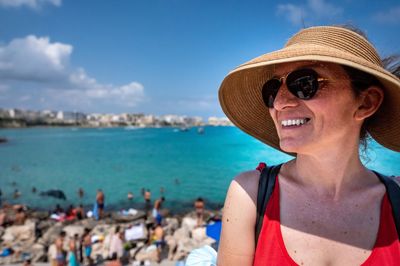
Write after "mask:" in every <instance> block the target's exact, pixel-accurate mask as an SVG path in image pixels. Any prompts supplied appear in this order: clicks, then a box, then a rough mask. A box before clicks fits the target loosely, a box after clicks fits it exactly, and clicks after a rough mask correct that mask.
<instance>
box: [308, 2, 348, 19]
mask: <svg viewBox="0 0 400 266" xmlns="http://www.w3.org/2000/svg"><path fill="white" fill-rule="evenodd" d="M308 7H309V8H310V10H311V11H312V14H314V15H317V16H318V17H328V18H333V17H335V16H338V15H340V14H342V12H343V9H342V8H340V7H335V6H334V5H332V4H330V3H328V2H327V1H325V0H308Z"/></svg>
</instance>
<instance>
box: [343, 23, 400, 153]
mask: <svg viewBox="0 0 400 266" xmlns="http://www.w3.org/2000/svg"><path fill="white" fill-rule="evenodd" d="M338 27H342V28H345V29H348V30H351V31H353V32H355V33H357V34H359V35H361V36H363V37H364V38H365V39H366V40H368V37H367V35H366V34H365V33H364V32H363V31H362V30H361V29H359V28H357V27H356V26H354V25H350V24H345V25H338ZM368 41H369V40H368ZM382 64H383V67H384V68H385V69H386V70H387V71H389V72H390V73H392V74H393V75H395V76H397V77H398V78H400V55H397V54H396V55H390V56H388V57H385V58H383V59H382ZM342 67H343V69H344V70H345V72H346V74H347V76H348V77H349V79H350V80H351V87H352V89H353V91H354V93H355V95H356V96H358V95H360V94H361V92H363V91H365V90H366V89H368V88H369V87H370V86H378V87H380V88H382V87H383V86H382V84H381V83H380V82H379V80H378V79H377V78H375V77H374V76H373V75H371V74H368V73H366V72H364V71H361V70H358V69H355V68H352V67H349V66H342ZM369 120H370V118H367V119H366V120H365V121H364V123H363V124H362V126H361V130H360V146H361V148H362V150H363V151H366V149H367V142H368V139H369V137H370V136H369V134H368V131H367V128H368V122H369Z"/></svg>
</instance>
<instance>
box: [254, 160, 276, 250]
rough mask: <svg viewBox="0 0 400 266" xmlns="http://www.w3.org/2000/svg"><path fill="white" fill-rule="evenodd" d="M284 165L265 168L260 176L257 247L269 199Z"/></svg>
mask: <svg viewBox="0 0 400 266" xmlns="http://www.w3.org/2000/svg"><path fill="white" fill-rule="evenodd" d="M281 166H282V164H279V165H275V166H269V167H265V168H264V169H263V170H262V171H261V174H260V180H259V182H258V194H257V218H256V228H255V229H256V230H255V242H256V243H255V244H256V246H257V242H258V236H259V235H260V232H261V228H262V224H263V220H264V214H265V209H266V208H267V204H268V201H269V198H270V197H271V195H272V192H273V191H274V187H275V178H276V176H277V175H278V173H279V170H280V168H281Z"/></svg>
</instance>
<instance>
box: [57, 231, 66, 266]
mask: <svg viewBox="0 0 400 266" xmlns="http://www.w3.org/2000/svg"><path fill="white" fill-rule="evenodd" d="M65 236H66V233H65V231H61V232H60V234H59V235H58V237H57V238H56V240H55V242H54V245H55V250H56V253H55V255H56V256H55V265H57V266H65V265H67V260H66V259H67V256H66V255H67V254H66V251H65V250H64V239H65Z"/></svg>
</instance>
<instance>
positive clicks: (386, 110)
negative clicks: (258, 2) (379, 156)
mask: <svg viewBox="0 0 400 266" xmlns="http://www.w3.org/2000/svg"><path fill="white" fill-rule="evenodd" d="M304 60H312V61H321V62H331V63H337V64H341V65H346V66H350V67H353V68H356V69H359V70H361V71H364V72H367V73H369V74H372V75H373V76H375V77H376V78H377V79H378V80H379V81H380V82H381V84H382V85H383V87H384V88H383V89H384V93H385V96H384V100H383V103H382V105H381V107H380V108H379V110H378V111H377V112H376V113H375V114H374V115H373V117H371V118H370V121H369V123H368V126H367V131H368V133H369V134H370V135H371V136H372V137H373V138H374V139H375V140H376V141H377V142H379V143H380V144H381V145H383V146H385V147H387V148H389V149H392V150H395V151H400V119H399V118H400V80H399V79H398V78H397V77H396V76H394V75H393V74H391V73H390V72H388V71H386V70H385V69H384V68H383V65H382V61H381V59H380V57H379V55H378V53H377V52H376V50H375V48H374V47H373V46H372V45H371V44H370V43H369V42H368V41H367V40H366V39H365V38H364V37H362V36H361V35H359V34H357V33H355V32H353V31H351V30H348V29H345V28H342V27H334V26H320V27H311V28H307V29H303V30H301V31H300V32H298V33H297V34H295V35H294V36H293V37H292V38H290V39H289V41H288V42H287V43H286V45H285V47H284V48H283V49H280V50H277V51H274V52H271V53H267V54H264V55H261V56H259V57H256V58H254V59H252V60H250V61H249V62H247V63H244V64H243V65H240V66H239V67H237V68H236V69H234V70H233V71H231V72H230V73H229V74H228V75H227V76H226V77H225V79H224V80H223V82H222V84H221V87H220V89H219V101H220V103H221V107H222V109H223V111H224V112H225V114H226V115H227V117H228V118H229V119H230V120H231V121H232V122H233V123H234V124H235V125H236V126H237V127H239V128H240V129H242V130H243V131H244V132H246V133H248V134H249V135H251V136H253V137H255V138H257V139H259V140H261V141H262V142H264V143H266V144H268V145H270V146H272V147H274V148H276V149H278V150H280V148H279V138H278V135H277V132H276V129H275V126H274V123H273V121H272V118H271V116H270V115H269V111H268V108H267V107H266V106H265V104H264V102H263V99H262V94H261V88H262V86H263V85H264V83H265V82H266V81H267V80H268V79H269V78H271V76H272V75H273V74H274V73H273V72H274V65H276V64H280V63H287V62H296V61H304Z"/></svg>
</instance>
